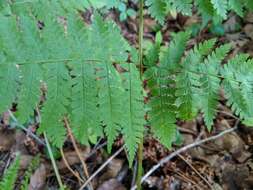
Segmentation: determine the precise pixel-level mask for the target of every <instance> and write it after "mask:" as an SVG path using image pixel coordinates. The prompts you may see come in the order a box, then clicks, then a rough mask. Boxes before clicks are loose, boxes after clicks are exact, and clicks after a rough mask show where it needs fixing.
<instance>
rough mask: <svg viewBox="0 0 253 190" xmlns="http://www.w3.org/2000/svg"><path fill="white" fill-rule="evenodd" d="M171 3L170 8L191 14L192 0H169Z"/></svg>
mask: <svg viewBox="0 0 253 190" xmlns="http://www.w3.org/2000/svg"><path fill="white" fill-rule="evenodd" d="M169 1H170V2H171V3H172V8H173V9H175V10H176V11H177V12H180V13H182V14H184V15H187V16H190V15H192V6H193V5H192V3H193V1H192V0H169Z"/></svg>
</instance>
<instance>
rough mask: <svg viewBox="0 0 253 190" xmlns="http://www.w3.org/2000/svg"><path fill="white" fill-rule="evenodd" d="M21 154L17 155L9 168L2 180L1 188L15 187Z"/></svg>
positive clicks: (0, 182)
mask: <svg viewBox="0 0 253 190" xmlns="http://www.w3.org/2000/svg"><path fill="white" fill-rule="evenodd" d="M19 163H20V156H19V155H17V157H16V159H15V161H14V162H13V163H12V164H11V166H10V167H9V168H8V169H7V171H6V173H5V174H4V176H3V178H2V180H1V181H0V189H14V186H15V182H16V179H17V176H18V170H19Z"/></svg>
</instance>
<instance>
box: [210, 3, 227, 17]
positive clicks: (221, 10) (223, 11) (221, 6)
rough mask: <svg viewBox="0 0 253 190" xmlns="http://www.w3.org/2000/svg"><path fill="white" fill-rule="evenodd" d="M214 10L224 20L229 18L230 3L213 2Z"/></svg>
mask: <svg viewBox="0 0 253 190" xmlns="http://www.w3.org/2000/svg"><path fill="white" fill-rule="evenodd" d="M211 3H212V4H213V7H214V9H215V10H216V12H217V14H218V15H220V16H221V17H222V18H223V19H226V18H227V10H228V1H227V0H222V1H220V0H211Z"/></svg>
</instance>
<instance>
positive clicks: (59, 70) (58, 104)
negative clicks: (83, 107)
mask: <svg viewBox="0 0 253 190" xmlns="http://www.w3.org/2000/svg"><path fill="white" fill-rule="evenodd" d="M46 24H47V27H45V28H44V29H43V33H42V38H43V40H44V42H45V43H44V46H45V47H48V48H47V51H48V52H45V56H48V59H50V58H51V57H53V58H54V59H63V60H64V59H67V58H68V57H69V51H67V50H68V46H67V44H63V42H64V39H65V37H64V32H63V29H62V28H60V27H59V25H57V23H55V22H54V21H50V22H47V23H46ZM52 33H54V34H55V35H52ZM46 53H48V54H46ZM51 59H52V58H51ZM45 67H46V71H45V75H44V79H45V83H46V86H47V97H46V102H45V104H44V105H43V109H42V115H41V118H42V122H41V127H40V128H39V131H40V132H46V134H47V136H48V138H49V139H50V140H51V141H52V143H53V144H54V145H55V146H57V147H61V146H62V145H63V142H64V139H65V133H66V132H65V129H64V127H63V124H62V121H61V120H62V118H63V116H64V115H65V114H67V113H68V111H67V107H68V106H69V105H70V94H71V91H70V89H71V82H70V81H71V78H70V75H69V72H68V69H67V68H66V65H65V64H64V62H60V63H59V62H55V63H54V62H53V63H46V64H45ZM51 126H53V127H51ZM55 134H57V135H55Z"/></svg>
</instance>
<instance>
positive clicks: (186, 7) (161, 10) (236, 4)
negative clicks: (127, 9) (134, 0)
mask: <svg viewBox="0 0 253 190" xmlns="http://www.w3.org/2000/svg"><path fill="white" fill-rule="evenodd" d="M146 5H147V6H148V7H149V12H150V14H151V16H152V17H153V18H155V19H156V20H157V21H158V22H159V23H161V24H163V23H164V20H165V17H166V16H167V15H168V14H169V12H173V11H176V12H180V13H182V14H183V15H187V16H190V15H191V14H192V10H193V8H194V7H196V8H197V11H198V13H199V14H201V15H202V16H203V17H204V18H205V19H208V18H209V19H212V20H221V19H226V18H227V14H228V12H229V11H234V12H235V13H236V14H238V15H239V16H243V14H244V12H245V9H250V10H252V9H253V1H251V0H146Z"/></svg>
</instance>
